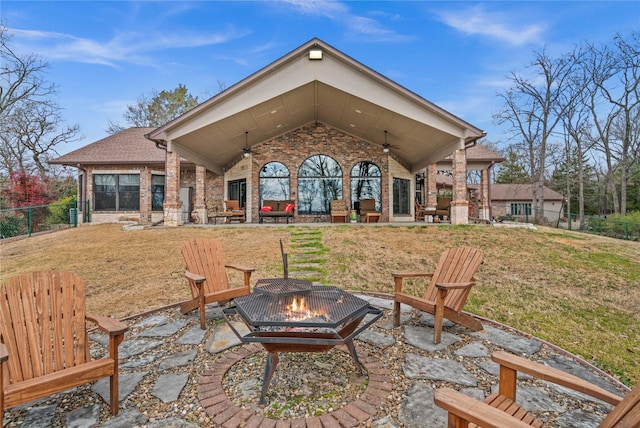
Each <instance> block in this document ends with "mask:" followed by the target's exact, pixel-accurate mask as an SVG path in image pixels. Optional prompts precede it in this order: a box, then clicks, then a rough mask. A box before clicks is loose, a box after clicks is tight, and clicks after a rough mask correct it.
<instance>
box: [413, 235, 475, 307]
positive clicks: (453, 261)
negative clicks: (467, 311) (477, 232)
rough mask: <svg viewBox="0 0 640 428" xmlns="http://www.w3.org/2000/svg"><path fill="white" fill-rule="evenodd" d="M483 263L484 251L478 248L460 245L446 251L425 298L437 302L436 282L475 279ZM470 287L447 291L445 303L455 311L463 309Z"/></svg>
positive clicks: (457, 281)
mask: <svg viewBox="0 0 640 428" xmlns="http://www.w3.org/2000/svg"><path fill="white" fill-rule="evenodd" d="M481 264H482V252H481V251H480V250H478V249H477V248H470V247H459V248H452V249H450V250H447V251H445V252H444V253H442V255H441V256H440V261H438V266H436V270H435V272H434V273H433V276H432V277H431V282H430V283H429V286H428V287H427V290H426V292H425V295H424V299H425V300H428V301H432V302H435V301H436V299H437V294H438V289H437V288H436V283H452V282H453V283H463V282H471V281H474V278H473V275H475V273H476V272H477V271H478V269H479V268H480V265H481ZM470 291H471V289H470V288H463V289H460V290H450V291H449V292H448V293H447V297H446V298H445V301H444V304H445V306H446V307H449V308H451V309H453V310H455V311H461V310H462V307H463V306H464V304H465V302H466V301H467V297H468V295H469V292H470Z"/></svg>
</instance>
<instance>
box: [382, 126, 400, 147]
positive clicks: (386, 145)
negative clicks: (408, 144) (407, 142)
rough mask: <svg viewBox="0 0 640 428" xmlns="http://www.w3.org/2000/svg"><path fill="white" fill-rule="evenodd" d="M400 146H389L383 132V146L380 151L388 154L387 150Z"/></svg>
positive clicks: (385, 132)
mask: <svg viewBox="0 0 640 428" xmlns="http://www.w3.org/2000/svg"><path fill="white" fill-rule="evenodd" d="M398 148H400V146H396V145H395V144H389V143H388V142H387V130H386V129H385V130H384V144H383V145H382V151H383V152H385V153H389V149H398Z"/></svg>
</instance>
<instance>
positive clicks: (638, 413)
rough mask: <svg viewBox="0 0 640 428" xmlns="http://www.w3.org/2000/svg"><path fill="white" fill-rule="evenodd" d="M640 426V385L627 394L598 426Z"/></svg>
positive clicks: (600, 427) (604, 427)
mask: <svg viewBox="0 0 640 428" xmlns="http://www.w3.org/2000/svg"><path fill="white" fill-rule="evenodd" d="M639 426H640V385H636V387H635V388H634V389H633V390H631V392H630V393H628V394H627V395H625V397H624V398H623V399H622V401H621V402H620V403H619V404H618V405H617V406H616V407H614V409H613V410H612V411H611V413H609V414H608V415H607V417H606V418H605V419H604V420H603V421H602V423H601V424H600V425H598V428H614V427H622V428H626V427H639Z"/></svg>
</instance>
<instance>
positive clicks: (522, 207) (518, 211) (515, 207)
mask: <svg viewBox="0 0 640 428" xmlns="http://www.w3.org/2000/svg"><path fill="white" fill-rule="evenodd" d="M511 215H518V216H523V215H531V202H528V203H527V202H525V203H519V204H515V203H514V204H511Z"/></svg>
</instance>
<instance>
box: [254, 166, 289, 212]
mask: <svg viewBox="0 0 640 428" xmlns="http://www.w3.org/2000/svg"><path fill="white" fill-rule="evenodd" d="M290 194H291V182H290V178H289V170H288V169H287V167H286V166H284V165H283V164H281V163H280V162H269V163H267V164H265V165H264V166H263V167H262V169H260V206H262V202H263V201H266V200H275V201H284V200H287V199H290Z"/></svg>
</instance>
